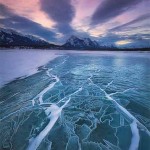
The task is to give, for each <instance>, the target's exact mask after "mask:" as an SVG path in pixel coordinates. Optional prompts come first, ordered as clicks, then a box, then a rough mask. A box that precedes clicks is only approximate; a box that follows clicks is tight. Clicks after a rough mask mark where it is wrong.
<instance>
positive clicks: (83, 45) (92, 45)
mask: <svg viewBox="0 0 150 150" xmlns="http://www.w3.org/2000/svg"><path fill="white" fill-rule="evenodd" d="M63 47H65V48H67V49H75V48H76V49H98V48H99V44H98V43H97V42H96V41H92V40H91V39H90V38H83V39H80V38H78V37H76V36H71V37H70V38H69V39H68V40H67V41H66V43H65V44H64V45H63Z"/></svg>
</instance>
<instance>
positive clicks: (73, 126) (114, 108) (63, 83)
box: [0, 56, 150, 150]
mask: <svg viewBox="0 0 150 150" xmlns="http://www.w3.org/2000/svg"><path fill="white" fill-rule="evenodd" d="M60 59H62V60H61V63H58V64H57V65H56V64H55V65H52V68H50V66H51V65H46V66H44V67H42V68H41V70H42V72H44V75H45V76H44V77H43V80H45V81H48V80H49V81H50V82H49V83H48V84H46V86H45V87H44V89H41V91H40V92H39V93H38V94H36V95H35V96H34V97H32V98H31V99H30V100H24V99H23V100H22V101H21V102H22V103H28V104H27V105H26V106H25V107H22V104H21V107H20V108H19V109H16V111H13V112H11V113H8V114H7V115H5V116H3V117H2V118H1V119H0V122H7V119H8V118H10V119H9V120H11V121H10V122H9V124H11V125H10V126H11V129H10V128H9V130H11V133H7V132H5V133H4V139H5V138H6V137H9V134H10V135H11V136H10V138H9V139H7V138H6V139H5V140H4V141H3V143H2V144H3V147H5V143H6V147H9V148H10V149H14V145H13V142H14V141H15V140H19V139H15V138H14V136H17V135H18V134H19V131H20V130H21V129H20V128H23V127H24V124H25V122H29V121H31V120H32V118H34V117H35V116H36V117H35V118H36V119H37V120H39V122H38V123H37V126H36V125H34V124H32V125H30V126H29V127H31V128H30V129H29V130H30V132H29V135H28V136H27V137H26V139H25V142H24V145H22V146H21V148H22V149H27V150H36V149H43V147H44V148H46V149H59V150H61V149H62V150H63V149H66V150H70V149H75V150H82V149H83V150H84V149H86V150H88V149H93V150H94V149H110V150H111V149H112V150H117V149H118V150H119V149H121V148H120V147H119V139H118V137H117V128H120V127H122V126H129V127H130V129H131V133H132V135H131V139H130V145H129V150H137V149H138V147H139V142H140V135H139V131H140V130H141V131H143V132H145V133H146V134H147V135H148V136H150V132H149V131H148V129H147V128H146V127H145V126H144V125H143V124H142V123H141V122H139V121H138V120H137V119H136V117H134V115H132V114H131V113H130V112H129V111H128V110H127V109H125V108H124V107H123V106H122V105H120V104H119V102H117V100H116V99H115V98H114V96H115V95H117V94H124V93H126V92H128V91H130V90H134V89H133V88H129V89H125V90H123V91H116V92H113V93H107V89H108V88H111V86H112V85H113V84H114V83H113V80H112V81H109V82H108V83H107V84H105V85H102V86H101V85H100V83H99V82H98V74H99V73H100V72H101V70H100V69H97V68H96V67H95V66H92V65H85V66H82V65H80V64H78V66H77V67H75V68H71V67H70V68H69V67H65V64H66V62H67V60H68V59H69V56H66V57H62V58H60ZM68 68H69V69H68ZM56 70H59V71H56ZM44 78H45V79H44ZM35 88H36V87H35ZM32 90H34V89H32ZM17 94H19V93H15V94H14V95H12V96H11V97H13V96H16V95H17ZM2 104H3V102H1V104H0V105H2ZM11 105H12V106H13V107H14V106H15V107H17V106H18V105H20V103H19V102H18V104H16V103H11ZM23 106H24V105H23ZM3 109H4V110H7V109H9V105H8V106H6V107H5V108H3ZM109 111H110V112H109ZM33 114H34V115H35V116H34V115H33ZM115 117H116V118H117V117H119V123H118V124H119V125H118V124H117V125H115V124H114V122H113V120H114V119H115ZM7 123H8V122H7ZM33 123H34V122H33ZM3 128H5V127H3ZM103 130H106V131H103ZM21 131H22V130H21ZM20 134H22V133H20ZM23 134H24V133H23ZM109 134H110V135H109ZM20 137H21V136H20ZM20 140H21V139H20ZM17 146H18V147H19V146H20V145H19V144H18V145H17ZM18 149H20V148H18Z"/></svg>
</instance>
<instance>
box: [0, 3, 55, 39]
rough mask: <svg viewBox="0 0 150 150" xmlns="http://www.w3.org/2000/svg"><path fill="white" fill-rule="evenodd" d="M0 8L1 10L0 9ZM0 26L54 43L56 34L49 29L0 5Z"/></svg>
mask: <svg viewBox="0 0 150 150" xmlns="http://www.w3.org/2000/svg"><path fill="white" fill-rule="evenodd" d="M1 8H2V9H1ZM0 10H1V11H0V16H3V17H2V18H0V25H1V26H3V27H5V28H12V29H15V30H19V31H21V32H23V33H24V34H31V35H36V36H39V37H41V38H44V39H46V40H48V41H55V36H56V34H55V33H54V32H53V31H50V29H48V28H45V27H43V26H41V25H40V24H38V23H36V22H34V21H31V20H29V19H27V18H25V17H21V16H19V15H16V14H15V13H13V12H12V11H11V10H10V9H9V8H8V7H6V6H5V5H2V4H0Z"/></svg>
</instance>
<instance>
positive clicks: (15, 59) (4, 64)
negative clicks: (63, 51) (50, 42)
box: [0, 50, 58, 87]
mask: <svg viewBox="0 0 150 150" xmlns="http://www.w3.org/2000/svg"><path fill="white" fill-rule="evenodd" d="M56 53H57V52H56V51H46V50H23V51H22V50H6V51H5V50H4V51H0V87H2V86H3V85H4V84H6V83H8V82H10V81H12V80H14V79H15V78H18V77H22V76H26V75H27V76H29V75H32V74H34V73H36V72H37V68H38V67H39V66H43V65H44V64H46V63H47V62H49V61H51V60H53V59H55V58H56V57H58V55H57V54H56Z"/></svg>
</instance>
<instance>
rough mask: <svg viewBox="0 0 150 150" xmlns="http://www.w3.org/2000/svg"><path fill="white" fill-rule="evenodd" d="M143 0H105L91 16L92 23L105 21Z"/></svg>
mask: <svg viewBox="0 0 150 150" xmlns="http://www.w3.org/2000/svg"><path fill="white" fill-rule="evenodd" d="M142 1H143V0H103V1H102V2H101V3H100V4H99V6H98V7H97V9H96V11H95V12H94V14H93V15H92V17H91V24H92V25H97V24H99V23H105V22H107V21H109V20H111V19H113V18H114V17H117V16H118V15H121V14H122V13H123V12H125V11H127V10H129V9H130V8H131V7H133V6H135V5H136V4H138V3H139V2H142Z"/></svg>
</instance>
